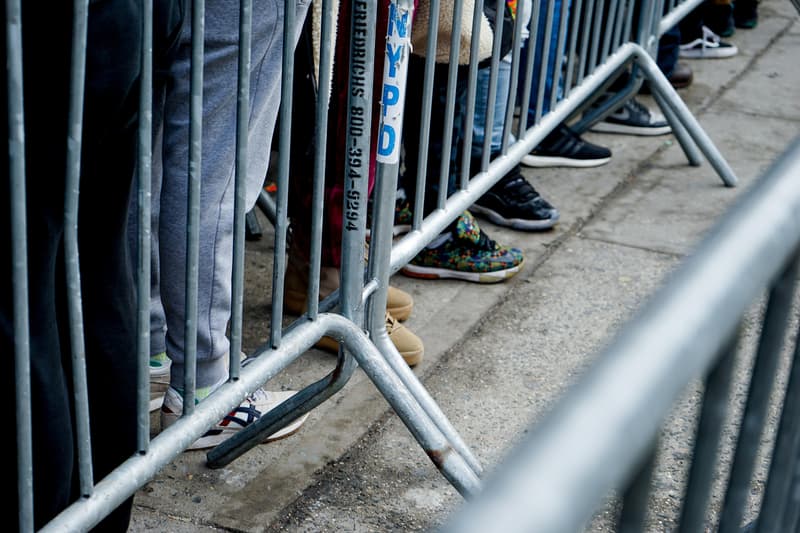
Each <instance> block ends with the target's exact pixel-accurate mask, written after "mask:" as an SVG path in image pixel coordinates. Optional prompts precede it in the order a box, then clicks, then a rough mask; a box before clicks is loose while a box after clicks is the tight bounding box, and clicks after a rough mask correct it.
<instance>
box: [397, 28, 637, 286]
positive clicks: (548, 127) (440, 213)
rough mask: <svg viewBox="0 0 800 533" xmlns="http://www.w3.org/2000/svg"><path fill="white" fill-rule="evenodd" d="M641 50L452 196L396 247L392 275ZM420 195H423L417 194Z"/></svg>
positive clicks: (616, 60) (604, 71)
mask: <svg viewBox="0 0 800 533" xmlns="http://www.w3.org/2000/svg"><path fill="white" fill-rule="evenodd" d="M639 50H641V49H640V48H639V47H638V46H636V45H635V44H633V43H627V44H625V45H623V46H621V47H620V48H619V50H617V51H616V52H615V53H614V54H612V55H610V56H609V57H608V60H607V61H606V63H605V64H603V65H601V66H600V67H598V68H597V69H596V70H595V71H594V72H593V73H592V74H591V75H590V76H587V77H586V78H584V81H583V83H582V84H581V85H579V86H577V87H575V88H574V89H573V90H572V92H571V93H570V95H569V96H568V97H567V98H565V99H563V100H561V101H560V102H559V103H558V105H557V106H556V108H555V109H553V110H551V111H550V112H549V113H547V114H546V115H545V116H544V117H542V119H541V121H539V122H538V123H537V124H536V125H535V126H533V127H531V128H529V129H528V130H526V131H525V133H524V135H523V136H522V137H521V138H520V139H519V141H518V142H516V143H514V144H512V145H511V146H509V148H508V152H507V153H506V154H505V155H503V156H500V157H497V158H495V159H493V160H492V162H491V164H490V165H489V170H488V172H486V173H481V174H479V175H478V176H476V177H474V178H473V179H472V180H470V186H469V189H462V190H460V191H458V192H456V193H454V194H453V195H451V196H450V197H449V198H448V200H447V204H446V205H445V207H444V208H443V209H439V210H436V211H434V212H433V213H432V214H431V215H429V216H427V217H426V218H425V220H424V221H423V222H422V224H420V226H419V229H417V230H415V231H412V232H411V233H409V234H407V235H406V236H405V237H403V238H402V239H400V240H399V241H398V242H396V243H395V245H394V247H393V248H392V272H396V271H398V270H399V269H400V268H402V266H403V265H405V264H406V263H408V262H409V261H410V260H411V259H412V258H414V256H416V255H417V253H418V252H419V251H420V250H421V249H422V248H423V247H425V245H426V244H427V243H429V242H431V241H432V240H433V239H434V238H435V237H436V236H437V235H439V234H440V233H441V232H442V231H443V230H444V228H446V227H447V225H448V224H450V222H452V221H453V220H455V218H456V217H457V216H458V215H460V214H461V213H463V212H464V210H466V209H468V208H469V207H470V206H471V205H472V204H473V203H475V200H477V199H478V198H479V197H480V196H481V195H483V194H484V193H485V192H486V191H487V190H489V188H490V187H491V186H492V185H494V184H495V183H496V182H497V180H499V179H500V177H502V176H504V175H505V174H506V172H508V171H509V170H511V168H513V167H514V165H516V164H517V163H518V162H519V161H520V160H521V159H522V158H523V156H525V155H527V154H528V153H529V152H530V151H531V150H533V148H534V147H535V146H536V145H538V144H539V143H540V142H541V141H542V140H543V139H544V138H545V137H546V136H547V135H548V134H550V132H552V131H553V130H555V128H556V127H557V126H558V125H559V124H561V123H562V122H564V121H565V120H566V119H568V118H569V117H570V116H571V115H572V113H573V112H574V111H575V110H576V109H578V108H579V107H580V106H581V105H582V104H583V103H584V102H586V101H587V100H588V99H589V98H591V97H592V95H593V94H595V92H596V91H597V90H598V88H599V87H600V86H602V85H603V84H604V83H606V82H607V80H608V78H609V77H610V76H611V75H612V74H613V73H614V72H616V71H617V69H620V68H622V66H623V65H625V64H626V63H627V62H628V61H630V60H631V59H632V57H633V56H634V54H636V53H637V51H639ZM417 192H419V191H417Z"/></svg>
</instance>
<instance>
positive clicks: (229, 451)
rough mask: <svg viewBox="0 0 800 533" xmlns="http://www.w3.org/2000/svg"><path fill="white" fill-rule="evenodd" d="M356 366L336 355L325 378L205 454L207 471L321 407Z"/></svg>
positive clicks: (230, 459)
mask: <svg viewBox="0 0 800 533" xmlns="http://www.w3.org/2000/svg"><path fill="white" fill-rule="evenodd" d="M356 366H357V365H356V362H355V359H353V357H352V356H350V355H349V354H347V353H344V354H342V353H340V354H339V360H338V361H337V364H336V368H335V369H334V370H333V371H332V372H331V373H330V374H328V375H327V376H326V377H324V378H323V379H321V380H319V381H317V382H315V383H312V384H311V385H309V386H308V387H306V388H304V389H303V390H301V391H299V392H298V393H297V394H295V395H294V396H292V397H291V398H289V399H288V400H286V401H285V402H283V403H282V404H280V405H279V406H277V407H275V408H274V409H272V410H271V411H270V412H269V413H266V414H265V415H264V416H262V417H261V418H259V419H258V420H257V421H256V422H254V423H252V424H250V425H249V426H247V427H246V428H244V429H242V430H241V431H239V432H238V433H236V434H235V435H233V436H232V437H231V438H229V439H228V440H226V441H225V442H223V443H221V444H220V445H219V446H217V447H216V448H214V449H213V450H211V451H209V452H208V454H207V455H206V458H207V461H208V467H209V468H222V467H224V466H226V465H228V464H229V463H230V462H231V461H233V460H234V459H236V458H238V457H239V456H241V455H242V454H243V453H245V452H247V451H248V450H250V449H251V448H253V447H255V446H257V445H258V444H260V443H262V442H264V440H266V438H267V437H269V436H270V435H272V434H273V433H275V432H276V431H279V430H280V429H282V428H284V427H286V426H287V425H289V424H290V423H291V422H292V421H294V420H296V419H298V418H300V417H301V416H303V415H304V414H306V413H308V412H310V411H311V410H312V409H314V408H315V407H317V406H318V405H320V404H322V403H323V402H324V401H325V400H327V399H328V398H330V397H331V396H333V395H334V394H336V393H337V392H339V391H340V390H341V389H342V387H344V386H345V384H346V383H347V382H348V381H349V380H350V377H351V376H352V375H353V372H354V371H355V369H356Z"/></svg>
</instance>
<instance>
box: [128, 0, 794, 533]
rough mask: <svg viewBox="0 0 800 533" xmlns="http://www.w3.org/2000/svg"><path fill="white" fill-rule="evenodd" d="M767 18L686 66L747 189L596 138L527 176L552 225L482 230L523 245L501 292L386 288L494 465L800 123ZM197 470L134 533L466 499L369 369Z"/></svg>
mask: <svg viewBox="0 0 800 533" xmlns="http://www.w3.org/2000/svg"><path fill="white" fill-rule="evenodd" d="M759 15H760V19H759V25H758V27H757V28H755V29H753V30H738V31H737V32H736V34H735V35H734V36H733V37H732V38H731V39H730V41H731V42H734V43H735V44H737V46H739V49H740V53H739V55H738V56H736V57H733V58H730V59H724V60H699V61H693V62H691V66H692V68H693V69H694V72H695V82H694V84H693V85H692V87H690V88H689V89H688V90H685V91H682V92H681V95H682V96H683V97H684V99H685V101H686V102H687V104H688V105H689V107H690V109H692V110H693V111H694V112H695V115H696V116H697V117H698V119H699V120H700V123H701V124H702V125H703V126H704V128H705V129H706V131H707V132H708V134H709V136H710V137H711V138H712V140H713V141H714V142H715V143H716V144H717V146H718V148H719V149H720V150H721V152H722V153H723V155H724V156H725V157H726V158H727V160H728V162H729V163H730V164H731V166H732V167H733V169H734V171H735V172H736V174H737V175H738V177H739V179H740V184H739V186H738V187H737V188H734V189H729V188H726V187H724V186H723V185H722V182H721V181H720V180H719V178H718V177H717V176H716V175H715V174H714V172H713V170H712V169H711V168H710V166H709V165H708V164H704V165H703V166H701V167H698V168H694V167H689V166H687V164H686V160H685V158H684V156H683V153H682V151H681V150H680V147H679V146H678V145H677V143H676V142H675V141H674V138H673V137H672V136H669V135H668V136H663V137H651V138H643V137H628V136H611V135H596V134H589V135H588V138H589V139H590V140H592V141H595V142H598V143H600V144H604V145H607V146H609V147H611V149H612V150H613V153H614V157H613V159H612V161H611V163H610V164H608V165H606V166H605V167H601V168H598V169H591V170H565V169H547V170H543V171H541V172H527V175H528V177H529V178H530V180H531V182H532V183H533V184H534V185H535V186H536V188H537V189H538V190H539V191H540V192H541V193H542V194H543V195H544V196H545V197H546V198H547V199H549V200H550V201H551V202H552V203H553V204H555V205H556V206H557V207H558V208H559V210H560V211H561V214H562V221H561V223H560V224H559V226H558V227H557V228H556V229H555V230H554V231H552V232H548V233H538V234H537V233H534V234H526V233H519V232H513V231H509V230H505V229H501V228H497V227H493V226H492V225H491V224H489V223H484V222H482V226H484V227H485V229H487V231H488V232H489V234H490V235H491V236H492V238H494V239H495V240H497V241H499V242H501V243H504V244H513V245H514V246H517V247H519V248H522V249H523V250H524V252H525V255H526V266H525V268H524V270H523V271H522V272H521V273H520V274H519V275H517V276H516V277H515V278H512V279H511V280H509V281H508V282H506V283H503V284H498V285H492V286H479V285H474V284H469V283H465V282H449V281H424V280H412V279H409V278H404V277H402V276H396V278H395V279H394V280H393V283H394V284H395V285H397V286H399V287H401V288H403V289H405V290H407V291H408V292H410V293H411V294H412V295H413V296H414V297H415V301H416V306H415V310H414V314H413V315H412V317H411V319H409V321H408V322H407V325H408V326H409V327H410V328H411V329H413V330H414V331H415V332H416V333H417V334H418V335H419V336H420V337H421V338H422V339H423V340H424V342H425V350H426V352H425V361H424V362H423V363H422V364H421V365H420V366H419V367H417V368H416V369H415V373H417V375H418V376H420V378H421V379H422V381H423V383H424V384H425V385H426V387H427V388H428V389H429V390H430V392H431V393H432V395H433V396H434V398H436V399H437V400H438V402H439V404H440V405H441V407H442V408H443V410H444V411H445V413H447V414H448V416H449V417H450V419H451V421H452V422H453V423H454V424H455V426H456V427H457V428H458V429H459V430H460V431H461V433H462V435H463V436H464V438H465V440H466V441H467V442H468V443H469V444H470V445H471V446H472V447H473V450H474V451H475V453H476V454H477V455H478V457H479V459H480V460H481V461H482V462H483V464H484V465H485V466H486V468H487V469H488V470H491V468H492V467H493V465H496V464H497V462H498V461H499V460H501V459H502V457H503V456H504V454H505V452H506V451H507V450H508V449H509V447H511V446H513V444H514V443H515V442H516V441H517V440H518V439H519V438H520V437H521V436H522V435H523V434H524V432H525V431H526V428H528V427H529V425H530V424H531V423H532V422H533V421H535V420H536V419H537V418H538V417H539V416H541V414H543V413H544V412H545V411H546V410H547V409H548V407H549V406H550V405H551V404H552V403H553V402H554V401H555V400H556V399H557V398H558V396H559V395H560V394H561V393H562V392H563V391H564V390H565V388H566V387H568V386H569V385H570V384H571V383H572V382H573V381H574V380H575V377H576V376H577V375H579V374H580V373H581V372H582V370H583V369H584V368H585V367H586V365H587V364H588V363H590V362H591V360H592V357H593V356H594V354H595V353H596V352H597V350H598V349H599V348H600V347H601V346H602V345H603V344H604V342H605V341H607V340H608V339H609V338H610V336H611V335H613V333H614V332H615V331H616V330H617V329H618V328H619V327H620V325H621V324H623V323H624V321H625V320H626V318H628V317H629V316H630V314H631V313H632V312H634V311H635V310H636V309H637V308H638V306H639V305H640V304H641V303H642V302H643V301H644V300H645V299H646V298H647V296H648V295H649V294H651V293H652V292H653V290H654V289H655V288H656V287H657V286H658V285H659V284H660V282H661V281H662V279H663V277H664V275H665V274H667V273H669V272H670V271H671V270H672V269H673V268H674V267H675V266H676V265H677V264H678V263H679V262H680V261H681V259H682V258H683V257H685V256H686V254H688V253H690V251H691V250H692V247H693V246H694V245H695V244H696V243H697V241H698V240H699V239H700V238H701V237H702V236H703V234H704V233H705V232H706V231H707V230H708V229H709V228H710V227H711V226H712V225H713V224H714V222H715V221H716V220H717V219H718V218H719V216H720V215H721V214H722V213H723V212H724V211H725V210H726V209H727V208H728V207H729V206H730V205H731V204H732V203H733V202H735V201H736V200H737V198H739V197H741V196H742V195H745V194H746V193H747V190H748V188H749V187H750V186H751V185H752V184H753V183H754V181H755V180H756V179H757V178H758V176H759V175H760V174H761V172H762V171H763V170H764V169H765V168H766V167H767V166H769V164H770V163H771V162H772V161H773V160H774V159H775V158H776V157H777V156H778V155H779V154H780V153H781V152H782V151H783V150H784V149H785V147H786V146H787V145H788V144H789V142H790V141H791V140H792V139H793V138H794V137H795V136H796V135H797V134H798V133H800V93H798V90H800V69H798V67H797V64H796V62H797V58H798V57H800V56H798V54H800V23H798V17H797V13H796V11H795V10H794V8H793V7H792V5H791V3H790V2H788V1H786V0H763V1H762V2H761V4H760V6H759ZM643 101H644V102H646V103H648V104H650V105H652V101H651V100H649V101H648V100H646V99H643ZM271 246H272V240H271V238H270V237H269V236H265V238H264V239H262V240H261V241H258V242H255V243H249V244H248V256H247V259H246V261H247V263H246V268H247V278H248V279H247V294H246V296H245V307H246V309H245V312H246V319H245V320H246V323H245V330H246V333H247V337H246V339H245V349H246V350H251V349H253V348H254V347H256V346H258V345H260V344H261V343H263V342H264V341H265V339H266V335H267V331H268V327H267V326H268V322H267V321H268V306H269V284H270V280H271V277H270V275H269V274H270V268H271V265H269V262H270V261H271V252H272V248H271ZM334 363H335V361H334V359H333V358H332V357H331V356H330V355H327V354H324V353H322V352H316V351H314V352H310V353H309V354H307V355H306V356H304V357H302V358H301V359H300V360H298V361H297V362H295V363H294V364H293V365H292V366H291V367H290V368H289V369H288V371H287V372H285V373H283V374H281V375H280V376H278V377H277V378H276V379H275V380H273V381H272V382H270V383H268V384H267V388H270V389H281V388H283V389H298V388H301V387H303V386H305V385H307V384H309V383H311V382H312V381H315V380H317V379H319V378H320V377H322V376H323V375H325V374H326V373H327V372H329V371H330V370H331V369H332V368H333V365H334ZM683 422H685V423H686V424H689V422H687V421H686V420H683ZM154 427H155V428H156V429H157V427H158V426H157V423H154ZM676 453H678V452H676ZM204 462H205V453H203V452H186V453H184V454H183V455H182V456H181V457H179V458H178V459H177V460H176V461H174V462H173V463H171V464H170V465H168V466H167V467H166V468H165V469H164V470H163V471H162V472H161V473H160V474H159V476H157V477H156V478H155V479H154V480H153V481H151V482H150V483H148V484H147V485H146V486H145V487H144V488H143V489H142V490H141V491H140V492H139V493H138V494H137V496H136V500H135V507H134V517H133V521H132V524H131V528H130V530H131V531H135V532H138V531H174V532H190V531H192V532H193V531H216V530H225V531H358V532H367V531H416V530H427V529H430V528H432V527H435V526H436V525H437V524H439V523H441V522H443V521H444V520H445V519H446V518H447V516H448V515H449V514H450V513H451V512H452V511H453V510H454V509H455V508H456V506H458V505H459V504H460V503H461V501H462V500H461V498H460V496H458V494H457V493H456V492H455V490H453V489H452V487H450V485H449V484H448V483H447V482H446V481H445V480H444V478H442V477H441V476H440V474H439V473H438V471H437V470H436V468H435V467H434V466H433V465H432V464H431V462H430V460H429V459H428V457H427V456H426V455H425V453H424V452H423V451H422V449H421V448H420V447H419V445H418V444H417V443H416V441H415V440H414V439H413V438H412V437H411V436H410V434H409V433H408V431H407V430H406V429H405V427H404V426H403V425H402V423H401V422H400V421H399V419H398V418H397V417H396V416H395V415H394V413H393V412H392V411H390V410H388V408H387V404H386V402H385V401H384V400H383V399H382V397H381V396H380V395H379V394H378V393H377V392H376V390H375V388H374V387H373V385H372V384H371V382H369V380H368V379H366V377H365V376H364V374H363V373H362V372H361V371H358V372H357V373H356V375H355V376H354V378H353V379H352V380H351V382H350V383H348V385H347V386H346V387H345V389H344V390H343V391H342V392H340V393H339V394H338V395H336V396H335V397H334V398H333V399H332V400H330V401H329V402H327V403H326V404H323V405H322V406H320V407H319V408H318V409H316V410H315V411H314V412H313V413H311V415H310V417H309V419H308V421H307V422H306V424H305V426H304V427H303V428H302V430H301V431H300V432H299V433H298V434H297V435H295V436H293V437H291V438H289V439H285V440H283V441H279V442H276V443H272V444H269V445H263V446H259V447H257V448H255V449H253V450H251V451H250V452H248V453H247V454H246V455H245V456H243V457H241V458H240V459H238V460H237V461H235V462H234V463H233V464H231V465H229V466H228V467H227V468H224V469H220V470H210V469H208V468H207V467H205V465H204ZM663 485H664V486H662V487H660V488H661V490H662V491H663V499H664V507H663V509H661V510H659V511H658V512H659V513H662V514H663V516H662V515H661V514H660V515H659V517H658V520H659V522H658V524H659V528H658V530H659V531H660V530H667V529H669V528H670V526H672V525H674V524H672V523H671V520H672V518H671V515H670V505H669V500H670V498H672V499H673V500H674V499H675V498H677V497H678V496H679V494H678V493H677V492H676V488H675V487H673V486H670V485H668V484H667V483H663ZM673 503H674V502H673Z"/></svg>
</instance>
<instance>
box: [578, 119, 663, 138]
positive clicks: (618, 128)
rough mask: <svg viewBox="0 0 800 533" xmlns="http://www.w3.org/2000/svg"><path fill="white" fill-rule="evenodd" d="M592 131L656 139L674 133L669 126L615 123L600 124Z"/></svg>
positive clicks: (593, 127)
mask: <svg viewBox="0 0 800 533" xmlns="http://www.w3.org/2000/svg"><path fill="white" fill-rule="evenodd" d="M592 131H594V132H597V133H620V134H623V135H638V136H641V137H655V136H657V135H666V134H667V133H672V128H671V127H669V126H659V127H652V126H651V127H648V126H628V125H625V124H614V123H613V122H598V123H597V124H595V125H594V126H592Z"/></svg>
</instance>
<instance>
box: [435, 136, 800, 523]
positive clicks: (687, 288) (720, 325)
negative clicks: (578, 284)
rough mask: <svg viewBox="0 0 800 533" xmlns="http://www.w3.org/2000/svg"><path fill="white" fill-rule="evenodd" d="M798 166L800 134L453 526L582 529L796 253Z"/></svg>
mask: <svg viewBox="0 0 800 533" xmlns="http://www.w3.org/2000/svg"><path fill="white" fill-rule="evenodd" d="M798 174H800V142H795V143H794V144H793V145H792V147H791V149H790V150H788V151H787V153H786V154H785V155H784V156H783V157H781V158H780V160H779V161H778V162H777V163H776V164H775V165H774V166H773V167H772V169H771V170H770V171H769V172H768V173H767V175H766V176H765V177H764V178H763V179H762V180H760V181H759V182H758V183H757V184H756V185H754V188H753V189H752V190H751V191H750V193H748V196H747V201H742V202H739V203H738V204H737V207H736V208H735V209H733V210H731V211H730V212H729V213H728V214H727V215H726V216H724V217H723V219H722V220H721V221H720V222H719V223H718V224H717V225H716V226H715V228H714V229H713V231H712V232H711V233H710V234H709V235H708V237H707V238H705V239H704V240H703V242H702V243H701V246H700V247H699V248H698V251H697V253H696V254H694V255H693V256H691V257H690V258H689V259H688V260H687V261H686V262H685V263H684V264H683V265H682V266H681V267H680V268H679V269H678V270H677V271H675V272H674V273H673V275H672V276H671V278H670V280H669V282H668V283H667V284H666V285H665V286H664V287H663V288H662V289H661V290H659V291H658V292H657V293H656V295H655V296H654V297H653V298H652V299H651V300H650V302H649V303H648V304H647V305H646V306H645V307H644V308H643V310H642V311H641V312H640V313H638V315H637V316H636V317H635V319H634V320H632V321H631V322H630V323H628V325H627V326H626V327H625V328H624V329H623V330H622V332H621V333H620V334H619V335H618V336H617V337H616V338H615V339H614V341H613V342H612V344H611V345H610V346H609V347H608V348H607V349H605V350H604V351H603V352H602V353H601V354H600V356H599V357H598V358H596V359H595V363H594V364H593V365H592V367H591V368H590V369H589V370H588V371H587V372H586V373H585V374H584V375H583V377H582V378H581V379H580V380H579V382H578V383H577V384H576V386H574V387H573V388H572V389H571V390H570V391H568V394H567V395H566V396H565V397H564V398H562V400H561V401H560V402H558V404H557V405H556V406H555V408H554V409H553V410H552V411H551V412H550V413H549V414H548V415H546V416H545V417H544V419H543V420H542V422H541V423H540V424H539V425H538V426H537V427H536V428H534V429H533V430H532V431H531V433H530V435H529V436H528V437H527V438H526V439H525V441H524V442H523V444H522V445H521V446H520V447H518V448H517V449H516V450H515V451H514V452H513V454H512V455H511V456H510V457H509V458H508V459H507V460H506V461H505V462H504V464H502V465H501V466H500V467H498V468H497V470H496V472H495V476H494V477H493V478H492V479H490V480H489V481H487V485H486V488H485V491H484V493H483V494H482V496H481V497H480V498H478V499H476V500H475V501H473V502H472V504H471V505H467V506H466V507H465V508H464V509H463V510H462V512H460V513H458V514H457V515H456V516H455V517H454V518H453V520H452V521H451V522H450V523H449V524H448V525H447V527H446V528H445V529H444V530H445V531H458V532H460V533H468V532H484V531H490V530H491V531H504V532H516V531H519V532H523V531H537V532H546V531H575V530H578V529H579V528H580V527H581V525H582V523H583V521H584V520H585V519H586V518H587V517H588V516H590V515H591V512H592V511H593V510H594V509H595V507H596V505H598V503H599V502H600V501H601V500H602V498H603V497H604V496H605V495H606V494H607V492H608V491H609V490H611V489H612V488H615V487H619V486H620V485H621V483H622V482H623V481H624V480H625V479H628V478H629V477H630V475H631V474H632V469H633V468H634V466H635V465H636V464H637V462H638V461H641V460H642V459H643V457H644V454H645V453H646V452H647V450H648V448H649V446H650V443H651V442H652V439H653V438H655V436H656V435H657V434H658V432H659V430H660V427H661V424H662V420H663V418H664V417H665V416H666V415H667V413H669V411H670V410H671V409H672V406H673V404H674V402H675V400H676V399H677V398H678V397H679V396H680V394H681V393H682V392H683V390H684V388H685V386H686V384H687V383H689V382H690V381H691V380H693V379H695V378H696V377H698V376H700V375H702V374H704V373H705V372H707V371H708V369H709V368H710V366H711V365H712V364H713V361H714V358H715V357H716V355H717V353H718V351H719V350H720V349H721V348H722V346H723V345H724V343H725V342H726V341H727V339H729V338H730V336H731V335H732V334H733V332H734V331H735V329H736V327H737V324H738V322H739V320H740V317H741V316H742V315H743V314H744V313H745V312H746V310H747V309H748V308H749V307H750V305H751V304H752V302H754V301H755V300H756V299H757V298H758V297H759V296H760V295H761V294H762V293H763V290H764V288H765V287H766V286H768V285H769V284H770V283H771V282H772V280H774V279H775V278H776V276H777V275H778V274H779V273H780V271H781V270H782V269H783V268H785V265H786V262H787V260H788V259H789V258H790V257H791V256H792V255H793V254H795V253H796V252H797V250H798V248H799V247H800V181H798V180H797V179H796V178H797V175H798ZM776 236H780V237H776ZM742 243H747V246H743V245H742ZM767 258H768V259H767ZM642 354H647V357H642Z"/></svg>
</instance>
